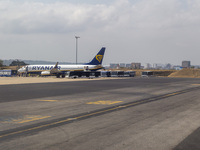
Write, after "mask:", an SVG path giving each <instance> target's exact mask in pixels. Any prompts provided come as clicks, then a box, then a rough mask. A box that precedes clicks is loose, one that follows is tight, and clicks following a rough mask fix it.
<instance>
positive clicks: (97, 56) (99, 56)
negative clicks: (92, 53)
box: [96, 55, 103, 63]
mask: <svg viewBox="0 0 200 150" xmlns="http://www.w3.org/2000/svg"><path fill="white" fill-rule="evenodd" d="M96 59H97V61H98V62H99V63H101V60H102V59H103V55H96Z"/></svg>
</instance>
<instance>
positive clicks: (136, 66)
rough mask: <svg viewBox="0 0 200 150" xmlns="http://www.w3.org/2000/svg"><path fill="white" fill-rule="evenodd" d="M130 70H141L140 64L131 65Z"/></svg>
mask: <svg viewBox="0 0 200 150" xmlns="http://www.w3.org/2000/svg"><path fill="white" fill-rule="evenodd" d="M131 68H133V69H141V63H131Z"/></svg>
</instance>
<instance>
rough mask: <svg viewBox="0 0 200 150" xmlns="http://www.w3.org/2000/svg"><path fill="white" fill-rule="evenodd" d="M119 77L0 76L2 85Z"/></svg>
mask: <svg viewBox="0 0 200 150" xmlns="http://www.w3.org/2000/svg"><path fill="white" fill-rule="evenodd" d="M110 79H117V78H76V79H71V78H56V77H0V85H7V84H29V83H50V82H74V81H92V80H110Z"/></svg>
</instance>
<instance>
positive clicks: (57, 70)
mask: <svg viewBox="0 0 200 150" xmlns="http://www.w3.org/2000/svg"><path fill="white" fill-rule="evenodd" d="M105 49H106V48H105V47H102V48H101V50H100V51H99V52H98V53H97V55H95V57H94V58H93V60H92V61H91V62H89V63H86V64H82V65H58V62H57V63H56V65H55V66H54V65H26V66H23V67H22V68H20V69H19V70H18V73H20V74H22V73H26V74H39V75H42V76H47V75H49V76H51V75H55V76H57V77H60V76H62V77H65V75H66V73H67V72H69V71H96V70H98V69H102V68H103V67H102V65H101V64H102V61H103V56H104V52H105Z"/></svg>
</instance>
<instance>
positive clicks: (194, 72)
mask: <svg viewBox="0 0 200 150" xmlns="http://www.w3.org/2000/svg"><path fill="white" fill-rule="evenodd" d="M168 77H177V78H200V69H182V70H179V71H177V72H174V73H172V74H170V75H169V76H168Z"/></svg>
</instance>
